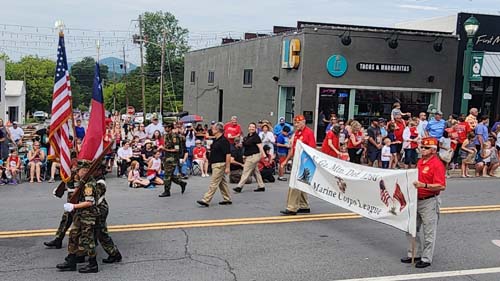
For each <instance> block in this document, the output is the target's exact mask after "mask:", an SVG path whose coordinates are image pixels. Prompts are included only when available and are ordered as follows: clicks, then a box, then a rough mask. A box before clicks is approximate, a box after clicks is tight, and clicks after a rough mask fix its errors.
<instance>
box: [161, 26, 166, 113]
mask: <svg viewBox="0 0 500 281" xmlns="http://www.w3.org/2000/svg"><path fill="white" fill-rule="evenodd" d="M166 36H167V31H166V30H165V29H164V30H163V40H162V42H161V65H160V115H161V118H162V121H163V116H164V115H163V69H164V66H163V65H164V64H165V41H166Z"/></svg>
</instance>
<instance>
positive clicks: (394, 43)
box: [385, 33, 399, 49]
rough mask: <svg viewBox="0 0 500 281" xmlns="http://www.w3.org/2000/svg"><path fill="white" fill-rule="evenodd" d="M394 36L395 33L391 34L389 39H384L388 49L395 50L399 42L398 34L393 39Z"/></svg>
mask: <svg viewBox="0 0 500 281" xmlns="http://www.w3.org/2000/svg"><path fill="white" fill-rule="evenodd" d="M394 34H396V33H393V34H392V35H391V36H390V37H389V38H387V39H385V40H386V41H387V45H389V48H391V49H396V48H397V47H398V45H399V42H398V37H399V34H396V36H395V37H394Z"/></svg>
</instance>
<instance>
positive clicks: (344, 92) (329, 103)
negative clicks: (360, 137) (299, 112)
mask: <svg viewBox="0 0 500 281" xmlns="http://www.w3.org/2000/svg"><path fill="white" fill-rule="evenodd" d="M349 93H350V89H342V88H330V87H320V88H319V104H318V114H317V116H318V120H317V123H318V126H317V137H316V139H317V140H318V142H321V141H323V139H324V138H325V134H326V128H327V126H328V123H329V122H330V119H331V118H332V117H333V116H335V117H336V118H337V120H347V119H348V116H349Z"/></svg>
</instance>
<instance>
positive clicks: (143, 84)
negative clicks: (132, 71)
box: [139, 15, 146, 116]
mask: <svg viewBox="0 0 500 281" xmlns="http://www.w3.org/2000/svg"><path fill="white" fill-rule="evenodd" d="M139 38H140V39H141V40H140V41H139V44H140V45H139V46H140V50H141V78H142V113H143V114H144V116H146V95H145V91H146V81H145V80H144V79H145V78H144V55H143V48H142V46H143V43H144V36H143V35H142V16H141V15H139Z"/></svg>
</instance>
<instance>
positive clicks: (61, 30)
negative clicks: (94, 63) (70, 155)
mask: <svg viewBox="0 0 500 281" xmlns="http://www.w3.org/2000/svg"><path fill="white" fill-rule="evenodd" d="M56 28H57V29H59V37H64V23H63V21H62V20H58V21H56ZM65 44H66V42H65ZM68 72H69V69H68ZM68 81H69V78H68ZM69 107H70V108H71V115H70V120H71V128H72V131H73V148H74V149H75V151H76V155H78V153H79V151H78V147H77V145H76V128H75V127H76V121H75V118H74V115H73V96H72V95H70V96H69Z"/></svg>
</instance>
